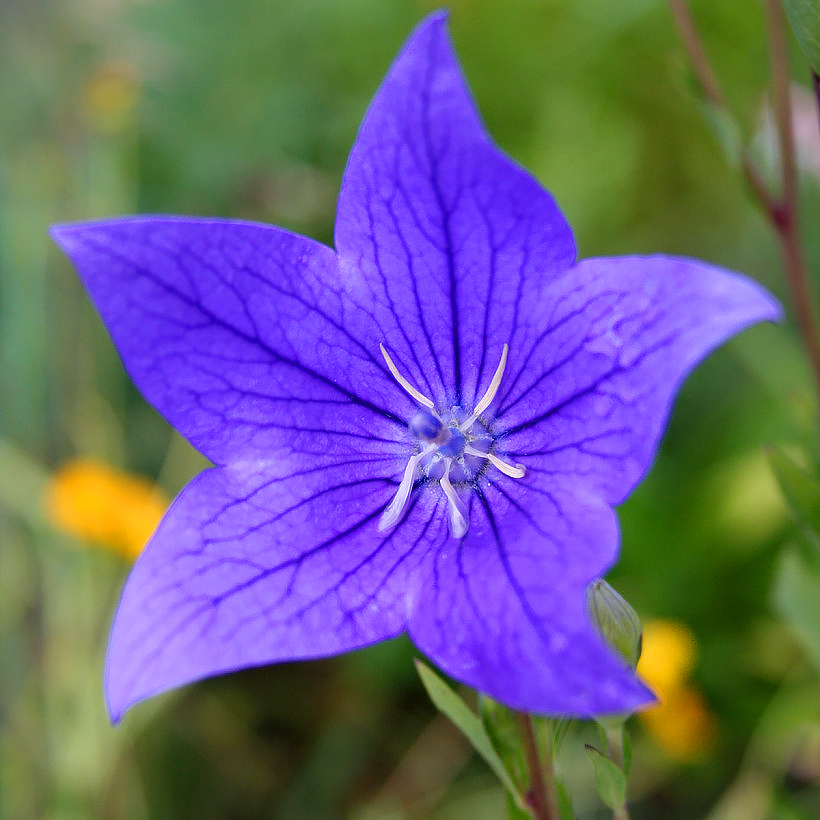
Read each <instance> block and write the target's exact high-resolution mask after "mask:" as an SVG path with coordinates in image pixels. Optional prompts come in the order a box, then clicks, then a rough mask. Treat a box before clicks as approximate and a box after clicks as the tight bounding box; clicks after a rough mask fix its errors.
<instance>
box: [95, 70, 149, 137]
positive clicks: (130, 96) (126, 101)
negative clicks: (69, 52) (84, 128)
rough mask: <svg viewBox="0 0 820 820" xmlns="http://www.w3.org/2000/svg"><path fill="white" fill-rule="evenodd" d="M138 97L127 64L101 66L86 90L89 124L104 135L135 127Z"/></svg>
mask: <svg viewBox="0 0 820 820" xmlns="http://www.w3.org/2000/svg"><path fill="white" fill-rule="evenodd" d="M138 96H139V85H138V83H137V79H136V76H135V73H134V70H133V68H132V67H131V66H130V65H128V64H127V63H122V62H108V63H104V64H103V65H101V66H100V67H99V68H98V69H97V71H96V72H95V73H94V75H93V76H92V77H91V80H90V81H89V84H88V88H87V89H86V110H87V114H88V119H89V121H90V123H91V124H92V125H93V126H94V127H95V128H96V129H97V130H98V131H100V132H101V133H104V134H114V133H117V132H118V131H122V130H124V129H125V128H127V127H128V126H129V125H131V124H132V121H133V119H134V116H135V111H136V107H137V98H138Z"/></svg>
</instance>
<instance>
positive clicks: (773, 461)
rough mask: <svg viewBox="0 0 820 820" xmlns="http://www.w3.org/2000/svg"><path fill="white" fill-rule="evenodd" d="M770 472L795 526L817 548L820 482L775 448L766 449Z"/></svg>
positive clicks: (819, 520) (819, 534) (818, 541)
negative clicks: (796, 525) (798, 527)
mask: <svg viewBox="0 0 820 820" xmlns="http://www.w3.org/2000/svg"><path fill="white" fill-rule="evenodd" d="M766 454H767V456H768V458H769V464H770V465H771V468H772V472H773V473H774V475H775V478H776V479H777V483H778V484H779V485H780V489H781V491H782V493H783V496H784V498H785V499H786V502H787V503H788V505H789V509H790V510H791V513H792V515H793V516H794V519H795V521H796V522H797V524H798V526H800V528H801V529H802V530H803V532H804V533H805V534H806V536H807V537H808V538H809V540H810V541H811V542H812V543H813V544H814V545H815V546H818V547H820V481H818V479H817V478H815V477H814V476H812V475H811V474H809V473H807V472H806V471H805V470H804V469H802V468H801V467H798V466H797V464H795V463H794V462H793V461H792V460H791V458H789V456H787V455H786V454H785V453H784V452H783V451H782V450H780V449H778V448H776V447H769V448H767V453H766Z"/></svg>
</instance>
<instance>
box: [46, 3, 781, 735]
mask: <svg viewBox="0 0 820 820" xmlns="http://www.w3.org/2000/svg"><path fill="white" fill-rule="evenodd" d="M54 237H55V238H56V240H57V242H58V243H59V244H60V245H61V246H62V247H63V248H64V249H65V251H66V252H67V253H68V255H69V256H70V257H71V258H72V260H73V261H74V263H75V264H76V266H77V268H78V269H79V271H80V273H81V275H82V277H83V279H84V281H85V284H86V286H87V287H88V290H89V292H90V294H91V296H92V298H93V299H94V301H95V303H96V305H97V307H98V309H99V311H100V313H101V314H102V316H103V319H104V321H105V322H106V324H107V326H108V329H109V331H110V332H111V335H112V337H113V339H114V341H115V343H116V344H117V346H118V347H119V350H120V353H121V355H122V358H123V361H124V362H125V366H126V367H127V369H128V371H129V372H130V374H131V376H132V377H133V379H134V381H135V382H136V383H137V385H138V386H139V387H140V389H141V390H142V392H143V393H144V395H145V397H146V398H147V399H148V400H149V401H150V402H151V403H152V404H153V405H154V406H155V407H156V408H157V409H158V410H159V411H160V412H161V413H162V414H163V415H164V416H165V417H166V418H167V419H168V421H169V422H170V423H171V424H173V425H174V427H176V428H177V429H178V430H179V431H180V432H181V433H182V434H183V435H185V436H186V437H187V438H188V439H189V440H190V441H191V443H192V444H193V445H194V446H195V447H197V448H198V449H199V450H200V451H201V452H203V453H204V454H205V455H206V456H208V458H210V459H211V460H212V461H213V462H214V464H215V465H216V466H215V468H213V469H210V470H207V471H205V472H204V473H202V474H201V475H199V476H198V477H197V478H195V479H194V480H193V481H192V482H191V483H190V484H189V485H188V486H187V487H186V488H185V489H184V490H183V491H182V493H181V494H180V496H179V497H178V498H177V499H176V501H175V503H174V504H173V506H172V508H171V509H170V511H169V512H168V514H167V515H166V517H165V519H164V520H163V522H162V524H161V525H160V526H159V529H158V530H157V532H156V534H155V535H154V537H153V539H152V540H151V542H150V543H149V545H148V546H147V548H146V550H145V552H144V553H143V555H142V556H141V558H140V559H139V561H138V562H137V564H136V566H135V567H134V570H133V572H132V574H131V576H130V578H129V579H128V582H127V584H126V587H125V590H124V592H123V596H122V601H121V603H120V606H119V610H118V612H117V615H116V619H115V622H114V626H113V631H112V635H111V643H110V647H109V652H108V660H107V667H106V692H107V697H108V704H109V709H110V712H111V715H112V717H113V718H114V719H115V720H116V719H119V717H120V716H121V715H122V713H123V711H124V710H125V709H126V708H128V707H129V706H130V705H131V704H133V703H134V702H135V701H138V700H140V699H141V698H145V697H147V696H149V695H153V694H155V693H157V692H160V691H162V690H165V689H168V688H169V687H173V686H178V685H180V684H184V683H188V682H190V681H194V680H197V679H200V678H203V677H206V676H208V675H214V674H217V673H221V672H228V671H231V670H235V669H240V668H243V667H249V666H255V665H258V664H266V663H271V662H274V661H284V660H292V659H298V658H314V657H319V656H324V655H330V654H333V653H337V652H343V651H346V650H350V649H354V648H356V647H361V646H365V645H367V644H371V643H373V642H375V641H381V640H384V639H386V638H391V637H393V636H396V635H399V634H400V633H402V632H404V631H405V630H406V631H407V632H409V634H410V637H411V638H412V639H413V641H414V642H415V643H416V645H417V646H418V647H419V649H421V650H422V651H423V652H424V653H426V654H427V655H429V656H430V658H432V659H433V660H434V661H435V662H436V663H437V664H438V665H439V666H440V667H441V668H442V669H444V670H445V671H446V672H447V673H448V674H450V675H452V676H453V677H454V678H457V679H459V680H461V681H464V682H465V683H468V684H470V685H471V686H474V687H476V688H478V689H480V690H482V691H484V692H487V693H489V694H490V695H492V696H493V697H495V698H498V699H499V700H501V701H503V702H505V703H507V704H509V705H511V706H513V707H516V708H519V709H525V710H530V711H535V712H541V713H553V714H568V715H590V714H596V713H605V712H612V711H623V710H626V709H630V708H632V707H634V706H636V705H639V704H641V703H644V702H646V701H648V700H650V699H651V695H650V694H649V692H648V690H647V689H646V688H645V687H644V686H643V684H641V683H640V682H639V681H638V680H637V678H635V677H634V676H633V674H632V673H631V671H629V670H628V669H627V667H626V666H625V664H624V663H623V662H622V661H621V660H620V659H619V658H617V657H616V655H615V654H614V653H613V652H612V651H611V650H610V649H609V648H607V647H606V646H605V645H604V643H603V642H602V640H601V639H600V638H599V636H598V635H597V633H596V632H595V630H594V628H593V627H592V626H591V624H590V621H589V618H588V616H587V613H586V609H585V589H586V587H587V585H588V583H589V582H590V580H591V579H593V578H595V577H597V576H600V575H601V574H602V573H603V572H604V571H605V570H606V569H607V568H608V567H609V566H610V565H611V564H612V562H613V561H614V559H615V556H616V553H617V548H618V532H617V523H616V518H615V514H614V512H613V509H612V505H614V504H618V503H620V502H621V501H623V500H624V499H625V498H626V497H627V495H628V494H629V493H630V491H631V490H632V488H633V487H634V486H635V484H636V483H637V482H638V481H639V480H640V479H641V477H642V476H643V475H644V473H645V472H646V471H647V469H648V467H649V464H650V461H651V459H652V456H653V453H654V452H655V449H656V447H657V444H658V440H659V437H660V435H661V432H662V430H663V427H664V423H665V420H666V417H667V415H668V412H669V407H670V403H671V401H672V397H673V394H674V393H675V390H676V388H677V387H678V385H679V384H680V382H681V380H682V379H683V378H684V376H685V375H686V373H687V372H688V371H689V370H690V368H691V367H692V366H693V365H694V364H695V363H696V362H697V361H698V360H699V359H701V358H702V357H703V356H704V355H705V354H706V353H707V352H708V351H709V350H711V349H712V348H714V347H715V346H716V345H718V344H719V343H720V342H722V341H724V340H725V339H726V338H727V337H729V336H731V335H732V334H734V333H736V332H737V331H739V330H740V329H742V328H744V327H746V326H747V325H749V324H751V323H753V322H757V321H760V320H764V319H775V318H777V316H778V315H779V308H778V306H777V305H776V303H775V302H774V301H773V300H772V299H771V298H770V297H769V296H768V295H767V294H766V293H765V292H764V291H763V290H762V289H761V288H760V287H758V286H757V285H756V284H754V283H752V282H750V281H749V280H747V279H744V278H743V277H741V276H739V275H737V274H734V273H730V272H727V271H723V270H719V269H717V268H715V267H712V266H709V265H705V264H701V263H699V262H695V261H690V260H685V259H673V258H667V257H623V258H616V259H589V260H586V261H583V262H580V263H578V262H576V250H575V244H574V241H573V236H572V233H571V231H570V229H569V227H568V225H567V223H566V222H565V220H564V218H563V216H562V215H561V212H560V211H559V210H558V208H557V206H556V205H555V203H554V201H553V199H552V197H551V196H550V195H549V194H548V193H547V192H546V191H544V190H543V189H542V188H541V187H540V186H539V185H538V183H537V182H536V181H535V180H534V179H533V178H532V177H531V176H530V175H529V174H527V173H526V172H525V171H524V170H522V169H521V168H519V167H518V166H517V165H516V164H515V163H513V162H512V161H510V159H508V158H507V157H506V156H504V154H502V153H501V152H500V151H499V150H498V149H497V148H496V147H495V146H494V145H493V143H492V142H491V141H490V139H489V137H488V136H487V134H486V132H485V131H484V128H483V126H482V124H481V121H480V119H479V117H478V114H477V112H476V110H475V107H474V105H473V102H472V100H471V98H470V95H469V92H468V91H467V88H466V86H465V84H464V81H463V79H462V76H461V72H460V70H459V67H458V65H457V63H456V60H455V57H454V55H453V53H452V50H451V47H450V45H449V42H448V38H447V33H446V21H445V16H444V15H443V14H441V13H439V14H435V15H432V16H431V17H429V18H428V19H427V20H426V21H424V22H423V23H422V24H421V25H420V26H419V28H418V29H417V30H416V32H415V33H414V34H413V36H412V37H411V38H410V40H409V42H408V43H407V44H406V46H405V47H404V49H403V51H402V52H401V54H400V55H399V57H398V59H397V60H396V62H395V64H394V65H393V67H392V69H391V70H390V72H389V74H388V76H387V78H386V79H385V81H384V83H383V85H382V87H381V89H380V91H379V92H378V94H377V96H376V99H375V100H374V102H373V103H372V105H371V107H370V110H369V112H368V114H367V117H366V118H365V121H364V124H363V125H362V127H361V130H360V132H359V135H358V138H357V140H356V143H355V145H354V147H353V151H352V153H351V156H350V160H349V163H348V166H347V171H346V173H345V177H344V182H343V185H342V191H341V195H340V198H339V208H338V217H337V221H336V234H335V244H336V250H335V251H334V250H332V249H331V248H328V247H325V246H324V245H320V244H318V243H316V242H314V241H312V240H310V239H307V238H305V237H302V236H297V235H294V234H292V233H289V232H287V231H284V230H281V229H279V228H273V227H268V226H264V225H257V224H249V223H244V222H234V221H224V220H204V219H184V218H132V219H125V220H118V221H106V222H98V223H90V224H81V225H68V226H62V227H58V228H55V229H54Z"/></svg>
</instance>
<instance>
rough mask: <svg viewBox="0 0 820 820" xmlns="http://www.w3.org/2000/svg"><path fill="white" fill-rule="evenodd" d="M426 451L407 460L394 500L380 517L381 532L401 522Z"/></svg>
mask: <svg viewBox="0 0 820 820" xmlns="http://www.w3.org/2000/svg"><path fill="white" fill-rule="evenodd" d="M425 453H426V451H425ZM425 453H416V455H414V456H412V457H411V458H410V460H409V461H408V462H407V466H406V467H405V468H404V475H403V476H402V479H401V484H399V488H398V490H396V494H395V495H394V496H393V500H392V501H391V502H390V503H389V504H388V505H387V507H385V510H384V512H383V513H382V517H381V518H380V519H379V527H378V529H379V532H384V531H385V530H389V529H390V528H391V527H395V526H396V524H398V523H399V519H400V518H401V516H402V513H403V512H404V508H405V506H407V499H408V498H409V497H410V490H411V489H412V488H413V481H414V480H415V477H416V467H417V465H418V463H419V461H421V459H422V456H423V455H425Z"/></svg>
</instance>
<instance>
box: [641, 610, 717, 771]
mask: <svg viewBox="0 0 820 820" xmlns="http://www.w3.org/2000/svg"><path fill="white" fill-rule="evenodd" d="M696 649H697V648H696V644H695V638H694V636H693V635H692V633H691V632H690V631H689V629H687V627H686V626H684V625H683V624H681V623H677V622H675V621H650V622H649V623H648V624H645V625H644V630H643V648H642V651H641V658H640V661H639V662H638V674H639V675H640V676H641V677H642V678H643V679H644V680H645V681H646V682H647V683H648V684H649V686H650V687H651V688H652V689H653V690H654V691H655V693H656V694H657V695H658V697H659V698H660V705H658V706H655V707H653V708H651V709H647V710H646V711H644V712H641V713H640V718H641V720H642V721H643V723H644V725H645V726H646V728H647V730H648V731H649V733H650V734H651V735H652V737H653V738H654V739H655V740H656V741H657V743H658V745H660V746H661V748H663V749H664V751H666V753H667V754H668V755H669V756H670V757H672V758H674V759H675V760H681V761H689V760H695V759H697V758H699V757H701V756H703V755H704V754H705V753H706V752H708V751H709V749H710V748H711V746H712V743H713V742H714V737H715V729H716V724H715V718H714V715H712V713H711V712H710V711H709V709H708V708H707V706H706V703H705V702H704V700H703V697H702V696H701V695H700V693H699V692H698V691H697V690H696V689H695V688H694V687H693V686H691V685H690V684H689V673H690V672H691V671H692V667H693V665H694V662H695V657H696Z"/></svg>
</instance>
